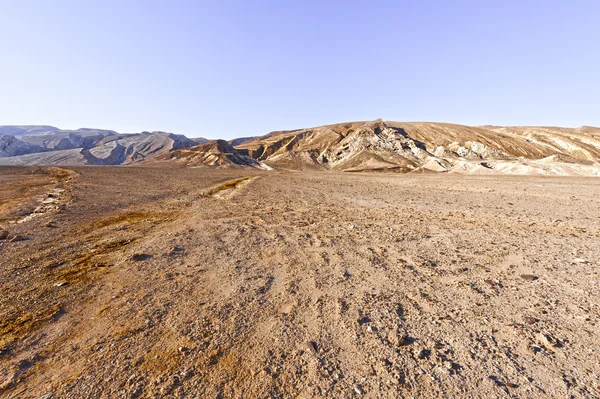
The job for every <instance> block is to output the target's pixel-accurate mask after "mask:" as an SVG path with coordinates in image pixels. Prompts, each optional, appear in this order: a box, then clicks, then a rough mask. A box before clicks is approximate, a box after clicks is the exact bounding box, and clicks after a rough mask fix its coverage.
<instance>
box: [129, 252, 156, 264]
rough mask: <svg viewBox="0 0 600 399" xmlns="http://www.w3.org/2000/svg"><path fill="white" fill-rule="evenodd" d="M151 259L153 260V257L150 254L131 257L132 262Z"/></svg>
mask: <svg viewBox="0 0 600 399" xmlns="http://www.w3.org/2000/svg"><path fill="white" fill-rule="evenodd" d="M150 258H152V255H148V254H134V255H132V256H131V260H134V261H136V262H139V261H143V260H147V259H150Z"/></svg>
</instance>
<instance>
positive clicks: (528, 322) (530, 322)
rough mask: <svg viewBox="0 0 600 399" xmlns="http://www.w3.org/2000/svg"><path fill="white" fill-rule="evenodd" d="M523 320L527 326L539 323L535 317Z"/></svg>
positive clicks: (525, 317) (527, 317)
mask: <svg viewBox="0 0 600 399" xmlns="http://www.w3.org/2000/svg"><path fill="white" fill-rule="evenodd" d="M523 320H524V321H525V323H527V324H535V323H537V322H538V321H540V320H539V319H536V318H535V317H531V316H523Z"/></svg>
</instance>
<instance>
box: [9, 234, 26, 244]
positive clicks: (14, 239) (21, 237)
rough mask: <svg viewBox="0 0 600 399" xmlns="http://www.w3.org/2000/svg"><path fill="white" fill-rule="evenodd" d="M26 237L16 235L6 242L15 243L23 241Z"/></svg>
mask: <svg viewBox="0 0 600 399" xmlns="http://www.w3.org/2000/svg"><path fill="white" fill-rule="evenodd" d="M26 239H27V237H25V236H22V235H20V234H17V235H16V236H14V237H13V238H11V239H10V240H9V241H8V242H17V241H25V240H26Z"/></svg>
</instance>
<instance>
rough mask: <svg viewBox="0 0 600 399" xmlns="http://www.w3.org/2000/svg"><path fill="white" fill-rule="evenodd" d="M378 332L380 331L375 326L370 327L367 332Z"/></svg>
mask: <svg viewBox="0 0 600 399" xmlns="http://www.w3.org/2000/svg"><path fill="white" fill-rule="evenodd" d="M377 330H379V329H378V328H377V327H375V326H369V327H367V331H369V332H377Z"/></svg>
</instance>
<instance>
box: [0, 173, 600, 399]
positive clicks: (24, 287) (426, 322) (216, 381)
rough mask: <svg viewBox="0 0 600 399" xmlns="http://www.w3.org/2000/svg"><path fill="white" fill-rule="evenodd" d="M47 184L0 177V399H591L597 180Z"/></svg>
mask: <svg viewBox="0 0 600 399" xmlns="http://www.w3.org/2000/svg"><path fill="white" fill-rule="evenodd" d="M69 170H72V171H73V172H74V173H71V172H67V171H66V169H63V173H62V174H60V176H62V177H61V178H52V177H48V176H53V175H52V173H51V171H49V170H46V169H39V168H38V169H32V168H1V169H0V182H1V184H0V187H1V189H0V201H1V203H0V229H4V230H6V231H7V232H8V239H5V240H0V292H2V295H0V397H2V398H40V397H43V398H45V399H48V398H87V397H89V398H92V397H93V398H196V397H197V398H200V397H203V398H255V397H259V398H266V397H272V398H287V397H297V398H311V397H323V398H325V397H326V398H331V397H335V398H349V397H366V398H397V397H408V398H410V397H416V398H428V397H461V398H488V397H501V398H503V397H515V398H516V397H521V398H525V397H527V398H546V397H569V398H571V397H573V398H591V397H598V396H600V383H599V382H598V381H600V364H599V363H598V358H600V353H599V352H600V347H599V346H598V342H600V329H599V326H598V323H599V315H600V307H599V298H600V289H599V286H598V277H599V269H598V259H600V244H599V238H600V196H599V195H598V193H600V180H598V179H593V178H556V177H555V178H543V177H508V176H503V177H498V176H491V177H486V176H458V175H448V174H431V175H428V174H423V175H414V174H412V175H384V174H337V173H316V172H315V173H309V172H302V173H300V172H299V173H291V172H290V173H277V172H260V171H256V170H252V171H248V170H229V171H227V170H214V169H203V168H198V169H166V168H110V167H87V168H86V167H80V168H71V169H69ZM54 173H56V169H54ZM32 176H33V177H32ZM54 176H55V175H54ZM8 181H10V184H11V185H12V186H11V187H21V186H23V187H25V186H26V187H27V189H25V190H24V191H20V190H16V189H15V190H14V191H13V190H12V189H6V187H8V186H6V185H5V182H8ZM57 188H60V189H61V190H62V191H61V190H57ZM53 190H54V191H53ZM11 192H13V193H14V196H12V197H11V196H10V195H9V194H10V193H11ZM44 193H46V197H47V196H48V194H51V197H50V198H52V201H51V204H52V207H50V208H48V210H47V211H45V212H40V214H39V215H37V217H33V218H28V219H26V220H25V221H24V222H22V223H17V222H18V220H20V219H22V218H26V217H27V215H24V214H22V210H21V211H20V212H21V214H19V215H17V216H15V209H18V208H19V207H20V205H19V204H18V203H19V201H22V202H24V203H26V204H27V209H29V210H30V212H34V211H33V210H32V209H35V207H36V206H39V205H40V204H42V203H43V201H44V199H45V198H46V197H45V196H44ZM46 199H47V198H46ZM36 203H37V205H36ZM16 236H20V238H21V239H19V240H12V241H11V240H10V237H16Z"/></svg>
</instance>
